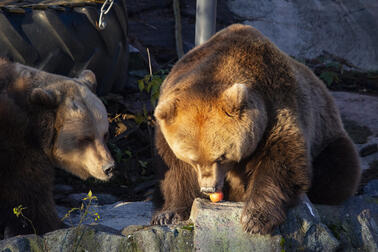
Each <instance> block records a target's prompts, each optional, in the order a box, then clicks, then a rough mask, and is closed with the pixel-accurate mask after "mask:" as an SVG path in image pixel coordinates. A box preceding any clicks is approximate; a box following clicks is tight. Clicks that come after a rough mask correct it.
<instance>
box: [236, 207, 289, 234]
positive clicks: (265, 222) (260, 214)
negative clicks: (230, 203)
mask: <svg viewBox="0 0 378 252" xmlns="http://www.w3.org/2000/svg"><path fill="white" fill-rule="evenodd" d="M268 209H269V208H268ZM283 215H284V212H283V211H282V209H275V210H273V211H268V210H267V209H264V208H253V207H246V208H244V211H243V213H242V216H241V223H242V225H243V229H244V231H245V232H247V233H250V234H263V235H264V234H270V233H272V231H273V229H274V228H275V227H277V226H278V225H280V224H281V223H283V222H284V220H285V217H284V216H283Z"/></svg>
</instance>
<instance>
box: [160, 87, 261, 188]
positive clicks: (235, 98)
mask: <svg viewBox="0 0 378 252" xmlns="http://www.w3.org/2000/svg"><path fill="white" fill-rule="evenodd" d="M247 92H248V91H247V90H246V89H244V86H243V85H242V84H234V85H233V86H231V87H230V88H229V89H227V90H225V91H224V93H223V95H222V96H221V97H220V98H219V99H217V100H214V101H212V102H209V101H208V100H201V99H200V98H196V97H192V96H189V97H180V96H179V97H177V99H180V102H178V103H177V104H171V106H175V108H174V110H175V115H176V116H175V117H174V118H172V120H169V119H168V120H162V121H161V125H160V127H161V130H162V132H163V134H164V136H165V138H166V140H167V143H168V144H169V146H170V147H171V149H172V151H173V152H174V154H175V155H176V157H178V158H179V159H181V160H182V161H184V162H186V163H188V164H191V165H192V166H193V168H194V169H195V171H196V172H197V173H198V182H199V185H200V187H201V188H202V187H206V188H209V187H213V188H215V189H216V190H217V189H218V190H221V189H222V186H223V181H224V178H225V174H226V172H227V171H228V170H229V169H231V168H232V164H233V163H238V162H240V161H241V160H242V159H243V158H246V157H248V156H249V155H250V154H251V153H252V152H253V151H254V150H255V149H256V146H257V143H258V142H259V141H260V139H261V138H262V135H263V133H264V129H265V127H266V123H267V115H266V111H265V109H264V104H263V102H262V99H261V98H260V97H258V96H256V95H254V94H251V95H250V96H248V93H247ZM242 103H245V109H243V111H240V110H237V111H233V109H234V107H236V108H238V107H239V106H240V105H241V104H242ZM181 104H185V105H184V106H181ZM159 109H160V108H159V107H158V108H157V112H156V115H157V118H158V119H159V115H158V113H159ZM165 109H166V108H165ZM184 125H185V126H184ZM178 139H180V140H179V141H178Z"/></svg>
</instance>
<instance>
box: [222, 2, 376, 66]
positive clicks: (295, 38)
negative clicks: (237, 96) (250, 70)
mask: <svg viewBox="0 0 378 252" xmlns="http://www.w3.org/2000/svg"><path fill="white" fill-rule="evenodd" d="M227 4H228V7H229V8H230V10H231V11H232V12H233V13H234V14H235V15H237V16H239V17H240V19H241V20H244V23H246V24H250V25H252V26H254V27H256V28H257V29H259V30H260V31H261V32H262V33H263V34H265V35H266V36H267V37H268V38H269V39H271V40H272V41H273V42H274V43H275V44H276V45H277V46H278V47H279V48H280V49H282V50H283V51H284V52H286V53H287V54H289V55H292V56H295V57H298V58H306V59H308V58H316V57H318V56H320V55H322V54H323V51H327V52H329V53H331V54H333V55H336V56H338V57H341V58H344V59H346V60H347V61H349V62H350V63H352V64H354V65H356V66H358V67H360V68H362V69H364V70H378V46H377V45H378V29H377V28H378V1H376V0H343V1H334V0H308V1H299V0H294V1H287V0H271V1H265V0H254V1H250V0H227Z"/></svg>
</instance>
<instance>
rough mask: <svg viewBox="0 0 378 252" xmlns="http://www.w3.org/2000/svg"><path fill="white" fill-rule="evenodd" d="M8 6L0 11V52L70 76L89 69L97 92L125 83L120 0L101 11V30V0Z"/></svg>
mask: <svg viewBox="0 0 378 252" xmlns="http://www.w3.org/2000/svg"><path fill="white" fill-rule="evenodd" d="M14 2H16V1H14ZM60 2H62V1H60ZM67 2H68V3H69V2H70V1H67ZM8 7H9V6H6V7H3V8H1V11H0V57H5V58H8V59H9V60H12V61H15V62H20V63H23V64H26V65H29V66H33V67H36V68H38V69H41V70H44V71H47V72H51V73H56V74H62V75H66V76H70V77H74V76H77V74H78V73H79V72H81V71H82V70H83V69H91V70H92V71H93V72H94V73H95V74H96V77H97V82H98V85H97V94H99V95H104V94H106V93H108V92H110V91H113V92H118V91H122V90H123V89H124V87H125V86H126V84H127V68H128V57H129V51H128V43H127V30H128V29H127V9H126V5H125V2H124V0H116V1H115V3H114V5H113V7H112V9H111V11H110V12H109V13H108V14H107V15H105V22H106V23H107V25H106V28H105V29H104V30H100V29H98V28H97V25H96V23H97V22H98V18H99V13H100V8H101V5H100V4H91V3H80V4H67V5H60V6H29V7H28V6H17V8H8Z"/></svg>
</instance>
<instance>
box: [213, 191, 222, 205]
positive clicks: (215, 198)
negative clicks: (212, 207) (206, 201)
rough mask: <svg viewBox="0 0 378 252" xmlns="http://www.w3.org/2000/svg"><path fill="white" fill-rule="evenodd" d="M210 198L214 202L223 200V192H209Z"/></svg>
mask: <svg viewBox="0 0 378 252" xmlns="http://www.w3.org/2000/svg"><path fill="white" fill-rule="evenodd" d="M210 200H211V202H214V203H215V202H218V201H221V200H223V192H215V193H210Z"/></svg>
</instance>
